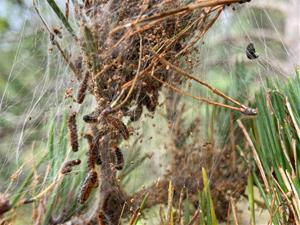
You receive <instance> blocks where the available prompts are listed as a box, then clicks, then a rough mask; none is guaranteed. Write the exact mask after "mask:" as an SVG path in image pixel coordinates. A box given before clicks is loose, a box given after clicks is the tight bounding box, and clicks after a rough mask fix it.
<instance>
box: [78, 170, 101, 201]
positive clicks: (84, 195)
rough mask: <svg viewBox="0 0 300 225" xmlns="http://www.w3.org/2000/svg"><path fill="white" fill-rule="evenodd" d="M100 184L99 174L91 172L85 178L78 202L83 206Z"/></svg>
mask: <svg viewBox="0 0 300 225" xmlns="http://www.w3.org/2000/svg"><path fill="white" fill-rule="evenodd" d="M97 183H98V174H97V172H96V171H95V170H90V171H89V172H88V175H87V177H86V178H85V180H84V182H83V184H82V186H81V189H80V193H79V198H78V201H79V203H80V204H83V203H84V202H85V201H86V200H87V199H88V198H89V196H90V194H91V192H92V190H93V188H94V187H95V186H96V185H97Z"/></svg>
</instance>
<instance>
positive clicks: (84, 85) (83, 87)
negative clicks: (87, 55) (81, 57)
mask: <svg viewBox="0 0 300 225" xmlns="http://www.w3.org/2000/svg"><path fill="white" fill-rule="evenodd" d="M89 78H90V74H89V72H86V73H85V75H84V78H83V80H82V82H81V84H80V87H79V90H78V93H77V103H78V104H81V103H82V102H83V100H84V98H85V94H86V89H87V87H88V81H89Z"/></svg>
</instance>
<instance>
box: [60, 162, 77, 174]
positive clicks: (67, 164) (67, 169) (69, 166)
mask: <svg viewBox="0 0 300 225" xmlns="http://www.w3.org/2000/svg"><path fill="white" fill-rule="evenodd" d="M80 163H81V161H80V159H75V160H69V161H67V162H65V164H64V166H63V167H62V169H61V173H62V174H67V173H70V172H71V171H72V169H73V167H74V166H77V165H79V164H80Z"/></svg>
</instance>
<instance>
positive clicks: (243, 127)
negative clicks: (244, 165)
mask: <svg viewBox="0 0 300 225" xmlns="http://www.w3.org/2000/svg"><path fill="white" fill-rule="evenodd" d="M237 123H238V125H239V127H240V128H241V130H242V132H243V134H244V136H245V138H246V140H247V142H248V144H249V145H250V148H251V150H252V153H253V157H254V160H255V162H256V164H257V166H258V169H259V171H260V174H261V176H262V179H263V181H264V184H265V186H266V191H267V192H268V193H269V191H270V186H269V183H268V180H267V177H266V174H265V171H264V169H263V166H262V164H261V161H260V159H259V156H258V154H257V151H256V149H255V146H254V144H253V142H252V140H251V138H250V136H249V134H248V132H247V130H246V128H245V126H244V125H243V123H242V121H241V120H240V119H238V120H237Z"/></svg>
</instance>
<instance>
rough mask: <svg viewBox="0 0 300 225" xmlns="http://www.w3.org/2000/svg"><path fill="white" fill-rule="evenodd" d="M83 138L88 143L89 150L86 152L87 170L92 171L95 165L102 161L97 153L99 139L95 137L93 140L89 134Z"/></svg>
mask: <svg viewBox="0 0 300 225" xmlns="http://www.w3.org/2000/svg"><path fill="white" fill-rule="evenodd" d="M84 137H85V138H86V139H87V140H88V143H89V150H88V162H87V164H88V168H89V169H93V168H95V164H97V165H101V164H102V160H101V156H100V152H99V138H100V136H99V135H98V136H97V137H95V138H93V136H92V135H91V134H85V135H84Z"/></svg>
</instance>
